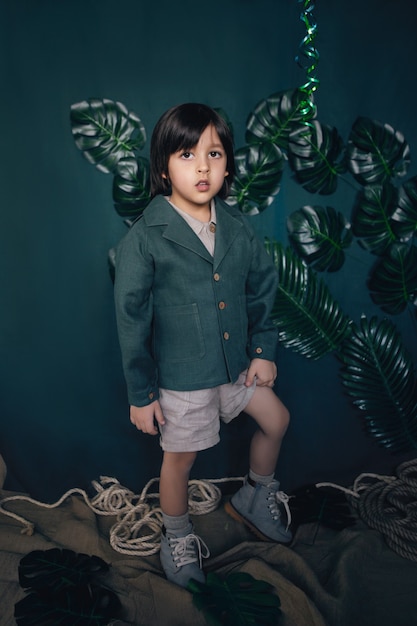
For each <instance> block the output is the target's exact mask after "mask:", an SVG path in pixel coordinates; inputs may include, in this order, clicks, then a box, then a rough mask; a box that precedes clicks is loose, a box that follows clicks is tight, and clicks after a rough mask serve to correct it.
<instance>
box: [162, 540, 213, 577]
mask: <svg viewBox="0 0 417 626" xmlns="http://www.w3.org/2000/svg"><path fill="white" fill-rule="evenodd" d="M169 544H170V546H171V548H172V556H173V559H174V561H175V564H176V566H177V567H183V565H189V564H190V563H197V562H198V564H199V567H200V569H201V568H202V560H203V559H207V558H208V557H209V556H210V550H209V549H208V547H207V545H206V544H205V543H204V541H203V540H202V539H201V537H199V536H198V535H194V533H190V534H189V535H186V536H185V537H170V538H169Z"/></svg>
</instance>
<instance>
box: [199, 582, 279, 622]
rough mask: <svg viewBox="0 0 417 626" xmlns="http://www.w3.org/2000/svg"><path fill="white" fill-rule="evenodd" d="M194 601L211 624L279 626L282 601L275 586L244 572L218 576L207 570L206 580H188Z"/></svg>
mask: <svg viewBox="0 0 417 626" xmlns="http://www.w3.org/2000/svg"><path fill="white" fill-rule="evenodd" d="M188 589H189V590H190V591H191V592H192V594H193V604H194V605H195V606H196V607H197V608H198V609H199V610H200V611H203V613H204V615H205V617H206V619H207V621H208V623H209V624H211V625H212V626H222V625H224V626H278V624H279V623H280V621H281V615H282V612H281V602H280V599H279V596H278V595H277V594H276V592H275V589H274V587H273V586H272V585H270V584H269V583H267V582H265V581H263V580H257V579H256V578H254V577H253V576H251V575H250V574H248V573H245V572H234V573H231V574H229V575H228V576H226V578H224V579H223V578H221V577H220V576H218V575H217V574H214V573H211V572H209V573H208V574H207V581H206V583H200V582H198V581H195V580H191V581H190V582H189V584H188Z"/></svg>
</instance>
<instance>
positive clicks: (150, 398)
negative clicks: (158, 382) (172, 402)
mask: <svg viewBox="0 0 417 626" xmlns="http://www.w3.org/2000/svg"><path fill="white" fill-rule="evenodd" d="M154 395H155V394H154V392H153V391H151V393H150V394H149V395H148V398H149V400H153V397H154Z"/></svg>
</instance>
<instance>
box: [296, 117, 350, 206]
mask: <svg viewBox="0 0 417 626" xmlns="http://www.w3.org/2000/svg"><path fill="white" fill-rule="evenodd" d="M343 150H344V145H343V141H342V139H341V137H340V135H339V133H338V132H337V130H336V128H333V127H331V126H326V125H323V124H320V122H318V121H312V122H310V123H308V124H305V125H302V126H299V127H298V128H296V129H295V130H293V131H292V133H291V135H290V141H289V152H288V156H289V163H290V166H291V168H292V170H293V172H294V175H295V178H296V180H297V181H298V182H299V183H300V184H301V185H302V186H303V187H304V189H306V190H307V191H309V192H311V193H319V194H322V195H328V194H331V193H334V192H335V191H336V188H337V182H338V176H339V174H340V173H341V172H343V171H345V166H344V163H343V156H344V152H343Z"/></svg>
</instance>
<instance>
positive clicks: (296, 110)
mask: <svg viewBox="0 0 417 626" xmlns="http://www.w3.org/2000/svg"><path fill="white" fill-rule="evenodd" d="M304 101H305V94H303V93H302V92H301V91H300V90H299V89H292V90H289V91H281V92H279V93H276V94H273V95H272V96H269V98H266V99H265V100H262V101H261V102H259V103H258V104H257V105H256V107H255V109H254V110H253V112H252V113H251V114H250V116H249V119H248V121H247V125H246V126H247V130H246V136H245V138H246V142H247V143H248V144H252V143H264V142H269V143H273V144H274V145H276V146H278V147H279V148H281V149H282V150H284V151H288V139H289V135H290V133H291V132H292V131H293V130H294V129H295V128H297V127H298V126H299V125H300V123H302V122H303V119H304V112H303V106H302V105H303V103H304Z"/></svg>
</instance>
